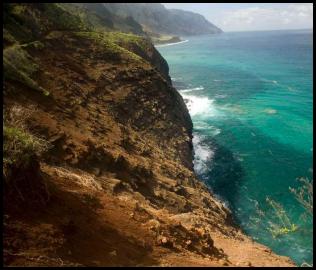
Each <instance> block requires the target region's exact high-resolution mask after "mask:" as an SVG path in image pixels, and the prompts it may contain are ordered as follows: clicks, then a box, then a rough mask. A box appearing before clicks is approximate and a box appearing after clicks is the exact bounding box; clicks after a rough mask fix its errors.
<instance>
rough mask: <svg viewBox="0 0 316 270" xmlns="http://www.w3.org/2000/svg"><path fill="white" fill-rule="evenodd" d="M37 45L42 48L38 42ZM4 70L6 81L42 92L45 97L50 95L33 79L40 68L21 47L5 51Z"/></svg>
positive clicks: (16, 46)
mask: <svg viewBox="0 0 316 270" xmlns="http://www.w3.org/2000/svg"><path fill="white" fill-rule="evenodd" d="M33 44H34V43H33ZM35 44H36V45H35V46H41V45H40V43H38V42H37V43H35ZM3 68H4V79H9V80H12V81H17V82H20V83H22V84H24V85H26V86H28V87H29V88H31V89H34V90H37V91H40V92H42V93H43V94H44V95H45V96H48V95H49V92H48V91H47V90H45V89H44V88H42V87H41V86H39V85H38V83H37V82H35V81H34V80H33V79H32V75H33V74H35V73H36V72H37V71H38V70H39V66H38V65H37V64H36V63H35V61H34V60H33V59H32V57H31V56H30V55H29V54H28V53H27V52H26V51H25V50H23V49H22V47H21V46H18V45H14V46H11V47H9V48H7V49H5V50H4V52H3Z"/></svg>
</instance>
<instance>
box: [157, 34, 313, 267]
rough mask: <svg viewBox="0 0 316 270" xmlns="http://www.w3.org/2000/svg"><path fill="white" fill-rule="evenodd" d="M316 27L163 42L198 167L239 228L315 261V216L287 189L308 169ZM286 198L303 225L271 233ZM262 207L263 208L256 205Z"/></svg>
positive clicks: (294, 217) (285, 251) (306, 174)
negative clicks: (187, 113) (191, 128)
mask: <svg viewBox="0 0 316 270" xmlns="http://www.w3.org/2000/svg"><path fill="white" fill-rule="evenodd" d="M312 38H313V32H312V30H297V31H294V30H293V31H267V32H239V33H236V32H235V33H224V34H219V35H205V36H196V37H188V38H187V39H188V40H189V41H188V42H185V43H181V44H174V45H172V46H163V47H157V49H158V50H159V51H160V53H161V54H162V56H163V57H164V58H165V59H166V60H167V61H168V64H169V67H170V75H171V77H172V80H173V84H174V86H175V87H176V88H177V89H178V90H179V92H180V93H181V95H182V96H183V98H184V99H185V101H186V102H187V106H188V108H189V111H190V114H191V117H192V120H193V125H194V139H193V142H194V149H195V160H194V165H195V170H196V172H197V174H198V176H199V177H200V179H201V180H203V181H205V182H206V183H207V185H208V186H209V187H210V188H211V189H212V190H213V191H214V192H215V193H216V194H217V195H218V196H219V197H220V198H221V199H222V200H223V201H225V202H226V204H227V205H228V207H229V208H230V209H231V210H232V212H233V214H234V217H235V219H236V221H237V222H238V223H239V224H240V225H241V227H242V228H243V230H244V231H245V232H246V233H247V234H249V235H250V236H252V237H253V238H254V239H255V240H257V241H258V242H261V243H263V244H266V245H267V246H269V247H270V248H272V249H273V250H274V251H275V252H277V253H278V254H281V255H286V256H289V257H291V258H292V259H293V260H294V261H295V262H297V263H298V264H301V263H302V262H304V261H305V262H308V263H311V262H312V260H313V259H312V253H313V250H312V230H313V228H312V220H311V219H310V218H307V219H306V220H304V219H303V218H302V216H301V214H302V213H303V212H304V209H303V208H302V207H301V205H300V204H299V203H298V202H297V201H296V200H295V199H294V197H293V194H291V193H290V192H289V187H290V186H291V187H297V186H298V185H299V182H298V181H297V178H298V177H308V178H309V179H312V177H313V176H312V173H313V169H312V158H313V116H312V112H313V84H312V57H313V47H312V46H313V40H312ZM267 196H269V197H270V198H272V199H274V200H275V201H277V202H279V203H281V204H282V205H283V206H284V209H285V210H286V212H287V214H288V216H289V218H290V220H291V222H293V223H295V224H296V225H298V230H297V231H296V232H293V233H288V234H284V235H282V236H279V237H277V238H273V237H272V234H271V232H270V231H269V230H268V228H269V226H270V225H269V224H270V223H269V222H273V223H276V224H279V223H280V222H279V219H278V218H277V216H276V215H274V212H273V210H272V208H271V207H269V206H268V205H267V203H266V197H267ZM258 209H261V210H262V211H263V212H264V213H265V215H264V216H262V215H259V214H258Z"/></svg>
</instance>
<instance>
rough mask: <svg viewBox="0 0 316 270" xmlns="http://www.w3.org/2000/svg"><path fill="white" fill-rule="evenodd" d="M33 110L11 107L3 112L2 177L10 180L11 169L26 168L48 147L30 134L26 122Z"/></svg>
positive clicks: (45, 142) (41, 140)
mask: <svg viewBox="0 0 316 270" xmlns="http://www.w3.org/2000/svg"><path fill="white" fill-rule="evenodd" d="M33 113H34V111H33V109H26V108H22V107H20V106H13V107H12V108H11V109H10V110H9V111H6V112H5V118H4V128H3V175H4V177H5V179H6V180H8V179H9V178H10V174H11V171H12V169H13V168H27V166H28V165H29V164H30V162H31V161H32V159H33V158H35V157H40V156H41V155H42V154H43V153H44V152H46V151H47V150H48V149H49V147H50V145H49V143H48V142H47V141H46V140H44V139H43V138H41V137H39V136H36V135H34V134H31V133H30V132H29V131H28V129H27V128H26V121H27V120H28V118H29V117H30V115H31V114H33Z"/></svg>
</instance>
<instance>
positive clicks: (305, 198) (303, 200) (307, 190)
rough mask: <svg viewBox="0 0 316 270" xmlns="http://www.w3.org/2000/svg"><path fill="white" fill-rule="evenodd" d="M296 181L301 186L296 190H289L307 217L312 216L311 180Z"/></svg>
mask: <svg viewBox="0 0 316 270" xmlns="http://www.w3.org/2000/svg"><path fill="white" fill-rule="evenodd" d="M298 181H300V182H301V184H302V185H301V186H300V187H299V188H298V189H295V188H291V187H290V188H289V189H290V191H291V192H292V193H293V194H294V196H295V199H296V200H297V201H298V202H299V203H300V204H301V206H302V207H303V208H304V209H305V210H306V213H307V214H308V215H309V216H311V217H312V216H313V180H311V181H310V180H309V179H308V178H303V177H302V178H299V179H298Z"/></svg>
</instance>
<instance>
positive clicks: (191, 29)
mask: <svg viewBox="0 0 316 270" xmlns="http://www.w3.org/2000/svg"><path fill="white" fill-rule="evenodd" d="M103 5H104V6H105V7H106V8H107V9H108V10H109V11H110V12H112V13H114V14H116V15H119V16H132V17H133V18H134V19H135V20H136V21H137V22H138V23H139V24H141V25H142V26H143V28H144V29H145V30H146V31H147V32H154V33H159V34H167V35H188V36H190V35H200V34H217V33H221V32H222V30H221V29H219V28H218V27H217V26H215V25H214V24H212V23H210V22H209V21H207V20H206V19H205V18H204V17H203V16H202V15H200V14H197V13H194V12H190V11H184V10H178V9H166V8H165V7H164V6H163V5H162V4H158V3H104V4H103Z"/></svg>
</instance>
